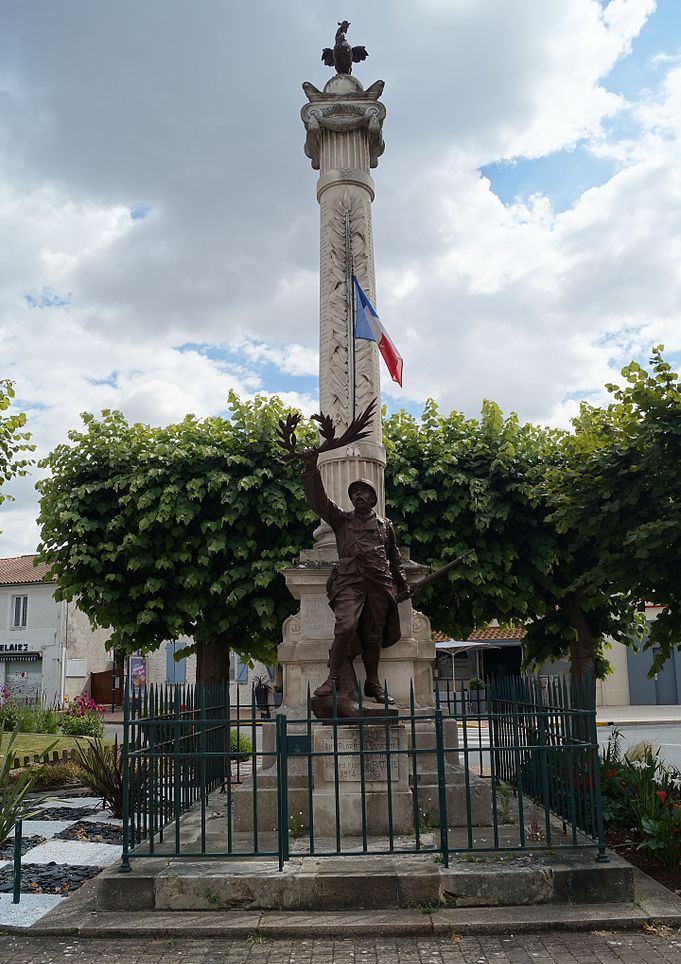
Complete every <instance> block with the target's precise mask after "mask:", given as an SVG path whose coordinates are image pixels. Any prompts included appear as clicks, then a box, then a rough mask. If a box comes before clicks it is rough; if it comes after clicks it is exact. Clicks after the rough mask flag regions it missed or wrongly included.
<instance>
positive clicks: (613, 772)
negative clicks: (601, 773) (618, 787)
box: [608, 770, 617, 779]
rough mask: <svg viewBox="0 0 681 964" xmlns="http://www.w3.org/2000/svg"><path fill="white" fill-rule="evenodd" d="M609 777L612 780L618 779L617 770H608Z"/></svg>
mask: <svg viewBox="0 0 681 964" xmlns="http://www.w3.org/2000/svg"><path fill="white" fill-rule="evenodd" d="M608 776H609V777H610V778H611V779H612V777H616V776H617V770H608Z"/></svg>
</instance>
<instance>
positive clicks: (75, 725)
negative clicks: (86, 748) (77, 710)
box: [59, 710, 104, 737]
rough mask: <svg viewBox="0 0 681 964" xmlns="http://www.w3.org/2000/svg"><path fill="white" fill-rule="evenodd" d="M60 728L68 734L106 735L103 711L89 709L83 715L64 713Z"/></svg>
mask: <svg viewBox="0 0 681 964" xmlns="http://www.w3.org/2000/svg"><path fill="white" fill-rule="evenodd" d="M59 726H60V729H61V731H62V733H64V734H66V736H97V737H102V736H103V735H104V717H103V716H102V714H101V713H95V712H92V711H90V710H88V711H87V712H86V713H83V715H82V716H71V715H66V714H64V715H62V717H61V720H60V723H59Z"/></svg>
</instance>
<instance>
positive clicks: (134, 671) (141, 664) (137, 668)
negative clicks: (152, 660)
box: [128, 656, 147, 696]
mask: <svg viewBox="0 0 681 964" xmlns="http://www.w3.org/2000/svg"><path fill="white" fill-rule="evenodd" d="M128 679H129V680H130V692H131V693H133V694H134V695H135V696H138V695H139V694H140V693H142V692H143V691H144V689H145V687H146V685H147V661H146V659H145V658H144V656H129V657H128Z"/></svg>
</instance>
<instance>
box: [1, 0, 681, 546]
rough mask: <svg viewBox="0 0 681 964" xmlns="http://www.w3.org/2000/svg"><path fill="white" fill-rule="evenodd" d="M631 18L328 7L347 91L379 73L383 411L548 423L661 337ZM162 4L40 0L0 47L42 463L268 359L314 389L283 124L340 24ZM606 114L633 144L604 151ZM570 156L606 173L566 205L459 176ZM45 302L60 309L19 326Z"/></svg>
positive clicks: (669, 330)
mask: <svg viewBox="0 0 681 964" xmlns="http://www.w3.org/2000/svg"><path fill="white" fill-rule="evenodd" d="M654 6H655V5H654V2H653V0H611V2H610V3H609V4H607V5H605V6H604V5H603V4H601V3H600V2H598V0H570V2H569V3H565V0H542V2H541V3H538V2H536V0H517V2H514V3H513V4H500V3H498V2H497V0H475V2H473V0H466V2H463V0H462V2H458V3H456V4H451V3H446V4H445V3H440V2H435V0H432V2H429V3H428V4H423V5H422V7H420V8H419V15H418V17H416V16H415V14H414V8H413V5H412V4H408V3H406V2H404V0H399V2H396V3H395V4H393V5H390V8H387V7H386V6H385V5H384V4H377V3H368V4H359V3H358V2H357V0H349V8H348V12H347V14H344V15H346V16H348V17H349V19H350V20H351V21H352V24H353V25H352V28H351V30H352V36H353V40H354V41H355V42H357V43H365V44H366V45H367V47H368V48H369V51H370V59H369V61H368V62H367V64H364V65H362V67H361V69H359V70H357V73H358V75H359V76H360V78H361V79H362V80H363V81H365V82H366V81H369V82H370V81H371V80H373V79H375V77H376V76H382V77H384V78H385V80H386V91H385V96H384V100H385V102H386V104H387V106H388V110H389V113H388V118H387V120H386V125H385V137H386V142H387V149H386V153H385V155H384V157H383V158H382V159H381V163H380V166H379V169H378V171H376V172H375V174H374V176H375V180H376V185H377V199H376V202H375V205H374V208H375V211H374V227H375V235H376V261H377V281H378V303H379V309H380V313H381V317H382V319H383V321H384V323H385V324H386V326H387V328H388V330H389V331H390V333H391V335H392V336H393V337H394V339H395V341H396V343H397V345H398V347H399V349H400V351H401V353H402V355H403V356H404V358H405V386H406V387H405V389H404V390H403V391H400V390H399V389H398V388H397V386H395V385H393V384H392V383H390V382H389V381H388V380H387V379H386V380H385V381H384V390H385V391H386V393H387V394H390V396H391V397H392V398H394V399H396V400H398V401H399V400H400V399H402V400H417V401H418V400H422V399H424V398H425V397H426V396H428V395H434V396H436V397H437V398H438V399H439V400H440V401H441V403H442V405H443V407H445V408H449V407H458V408H465V409H466V410H467V411H468V412H474V411H477V410H478V408H479V402H480V399H481V397H483V396H488V397H492V398H495V399H496V400H498V401H499V402H500V403H501V404H502V405H503V406H504V407H505V408H506V409H511V408H513V409H517V410H519V411H520V413H521V415H522V416H523V417H530V418H533V419H535V420H547V419H550V420H552V421H554V422H556V423H563V424H564V423H565V421H566V419H567V418H568V417H569V415H570V413H572V412H573V411H574V407H575V404H576V402H575V401H574V398H573V397H572V396H574V395H575V394H577V393H579V394H581V395H583V394H584V393H587V394H589V395H590V396H592V397H600V396H599V395H598V393H599V392H600V391H601V386H602V384H603V382H604V381H606V380H610V379H612V375H613V366H615V367H616V366H617V365H618V364H619V363H620V362H622V361H626V360H627V357H626V356H627V353H629V354H631V352H633V351H645V350H646V349H647V347H648V346H649V344H650V343H653V342H657V341H660V340H666V341H667V343H668V345H669V347H678V346H679V339H680V336H679V330H680V329H681V326H679V325H678V318H679V310H680V308H681V295H680V294H679V269H678V265H679V263H681V259H680V257H679V255H680V254H681V251H680V250H679V241H678V239H679V237H681V230H680V229H681V223H679V218H680V215H679V211H681V204H679V201H680V200H681V198H680V197H679V195H680V193H681V188H680V185H679V165H678V153H679V151H678V144H679V129H678V124H679V122H678V118H679V116H681V110H680V108H681V103H680V101H681V79H680V76H681V75H680V72H679V70H678V69H677V68H675V66H674V63H673V62H667V63H664V64H663V63H661V62H660V64H659V65H658V66H659V73H660V79H661V87H660V89H659V90H657V91H654V92H650V93H649V94H647V95H646V96H645V97H644V98H642V99H641V100H640V102H638V103H635V104H627V103H625V102H624V100H623V99H622V98H621V97H620V96H619V95H616V94H613V93H611V92H609V91H608V90H607V85H606V83H605V82H604V78H605V77H606V76H607V73H608V71H609V70H610V69H611V68H612V66H613V65H614V64H615V63H616V62H617V61H618V59H620V58H622V57H624V56H626V54H627V53H628V51H629V50H630V49H631V46H632V43H634V42H635V38H636V36H637V34H638V33H639V31H640V30H641V28H642V26H643V24H644V23H645V21H646V18H647V17H649V16H650V15H651V13H652V12H653V10H654ZM355 8H356V9H355ZM185 13H186V11H185V9H184V5H183V4H182V3H180V2H179V0H164V2H163V3H160V2H157V0H150V2H149V3H146V4H143V5H140V4H137V3H134V2H133V0H120V2H119V3H117V4H115V5H109V6H108V7H102V6H101V5H91V4H88V3H86V2H79V0H76V2H74V3H73V4H69V5H66V6H62V7H60V8H59V9H57V8H56V7H55V5H53V4H51V3H49V2H44V0H36V2H35V3H33V4H26V5H17V6H16V7H15V8H14V9H13V11H12V21H13V22H12V28H13V29H12V30H11V31H8V32H6V34H5V36H4V38H0V64H2V65H3V66H2V73H1V74H0V161H1V162H2V170H3V172H4V174H3V180H2V182H0V223H1V224H2V225H3V229H4V230H3V235H4V240H3V241H2V244H3V256H2V257H0V337H1V338H2V366H1V370H0V376H4V375H9V376H11V377H13V378H15V379H16V381H17V389H18V394H19V396H20V397H21V398H22V399H23V400H26V401H27V402H29V403H31V404H34V405H39V406H41V407H40V408H35V409H32V410H31V413H30V422H31V426H32V429H33V431H34V433H35V436H36V439H37V441H38V443H39V445H40V449H41V452H45V451H47V450H48V449H49V448H50V447H52V446H53V445H54V444H55V443H56V442H57V441H59V440H61V439H63V438H64V437H65V435H66V432H67V430H68V429H69V428H70V427H74V426H76V425H77V424H78V414H79V412H81V411H83V410H91V411H99V410H100V409H101V408H103V407H115V408H122V409H123V410H124V411H125V413H126V415H128V417H130V418H135V419H140V420H143V421H151V422H167V421H171V420H174V419H177V418H181V417H182V416H183V415H184V414H185V413H186V412H187V411H194V412H195V413H196V414H197V415H199V416H205V415H209V414H214V413H216V412H219V411H222V410H224V408H225V399H226V395H227V391H228V390H229V389H230V388H235V389H236V390H237V391H238V392H239V393H240V394H242V395H249V394H253V393H254V392H256V391H263V390H268V391H269V390H271V388H272V386H271V383H270V381H269V378H270V373H271V371H272V368H271V367H270V366H275V368H277V369H279V370H280V371H281V373H282V374H284V375H286V376H310V375H314V374H316V372H317V337H318V321H317V318H318V304H317V301H318V281H317V264H318V213H317V210H316V202H315V199H314V193H315V175H314V174H313V173H312V172H311V171H310V169H309V165H308V162H307V161H306V159H305V158H304V157H303V155H302V151H301V144H302V139H303V131H302V125H300V122H299V120H298V118H297V114H298V111H299V108H300V106H301V104H302V101H303V96H302V93H301V91H300V87H299V83H300V81H301V80H303V79H309V80H311V81H313V82H314V83H316V84H321V83H322V82H323V80H324V74H325V71H324V68H322V67H321V66H320V65H319V63H318V51H317V48H318V47H321V46H323V45H325V44H327V43H328V42H330V40H331V37H332V33H333V28H334V25H335V21H336V19H337V16H336V12H335V10H333V9H332V5H331V4H330V3H328V2H327V0H324V2H322V3H319V4H317V5H315V6H314V7H310V5H309V4H308V3H303V2H302V0H294V2H292V3H290V4H288V5H286V6H283V5H281V4H277V3H274V0H267V2H263V3H262V4H261V5H259V6H258V8H257V9H251V8H247V7H244V8H242V9H240V10H239V11H235V10H234V9H233V8H232V7H227V6H225V5H224V4H223V3H221V2H218V0H206V2H205V3H202V4H199V5H197V6H196V7H195V9H193V11H192V17H191V18H187V17H186V15H185ZM264 21H266V22H267V29H263V28H262V23H263V22H264ZM10 36H11V37H12V38H13V39H12V42H11V44H10V41H9V39H8V38H9V37H10ZM665 70H666V73H665ZM615 116H618V117H621V118H625V119H629V120H633V121H634V122H635V123H636V124H638V125H639V127H640V129H641V136H640V137H633V136H631V137H629V138H628V139H624V138H621V139H617V138H614V137H613V135H612V133H611V132H609V131H608V127H607V125H606V126H605V127H604V122H605V121H606V120H607V119H608V118H611V117H615ZM583 138H586V139H587V140H588V143H589V145H590V147H591V149H592V150H593V152H594V153H596V154H600V155H602V156H609V157H611V158H614V159H616V160H617V162H618V165H619V169H618V171H617V173H616V174H615V175H614V176H613V177H612V178H611V180H610V181H609V182H607V183H606V184H604V185H602V186H601V187H598V188H593V189H591V190H589V191H587V192H586V193H585V194H584V195H583V196H582V197H581V198H580V200H579V201H578V203H577V204H576V205H575V206H574V208H572V209H571V210H568V211H565V212H561V213H556V212H555V211H554V210H553V207H552V205H551V201H550V199H549V198H547V197H544V196H542V195H541V194H539V195H536V196H534V197H532V198H530V199H529V200H528V201H527V202H526V203H519V202H518V203H514V204H513V205H509V206H505V205H504V204H503V203H502V202H501V201H500V200H499V198H498V197H497V196H496V195H495V194H494V192H493V190H492V188H491V185H490V183H489V181H488V180H487V179H485V178H483V177H481V176H480V175H479V173H478V171H477V168H478V167H479V166H480V165H483V164H487V163H491V162H494V161H500V160H504V159H506V160H509V159H514V158H515V159H516V160H518V161H519V162H520V163H522V160H523V159H526V158H534V157H541V156H543V155H545V154H547V153H549V152H551V151H557V150H561V149H565V148H570V147H571V146H573V145H574V144H575V143H576V142H577V141H578V140H579V139H583ZM140 206H145V210H146V209H148V211H149V214H148V216H147V217H145V218H143V219H141V218H140V219H134V218H132V217H131V211H134V210H135V209H138V210H141V207H140ZM47 289H49V290H50V291H51V292H53V293H54V295H55V297H56V300H57V301H58V300H59V299H60V298H61V299H63V300H64V301H65V302H66V301H67V302H68V303H65V304H62V305H61V306H60V305H58V304H54V305H53V306H48V307H44V308H36V307H34V308H30V307H29V305H28V304H27V300H26V296H27V295H29V296H30V297H31V298H33V300H34V302H39V303H43V302H46V301H50V300H51V299H52V296H51V295H49V294H48V295H47V296H45V295H44V292H45V291H46V290H47ZM187 345H194V346H203V347H200V348H197V349H196V350H187V349H186V348H182V346H187ZM210 345H214V346H218V347H219V346H223V347H226V348H227V349H230V350H231V353H230V355H229V358H230V361H229V362H226V361H221V360H220V352H219V351H218V352H215V353H210V352H207V351H204V350H203V348H205V347H206V346H210ZM235 349H236V350H237V354H236V356H235V355H234V351H235ZM287 384H288V382H287ZM286 398H287V401H288V403H290V404H299V405H302V406H303V408H304V409H305V410H306V411H308V412H310V411H311V410H313V408H314V407H315V404H316V403H315V400H314V399H313V398H310V397H309V396H308V395H307V394H302V395H301V394H300V393H296V392H291V393H287V395H286ZM17 494H18V495H19V497H20V501H19V502H17V503H16V504H15V505H14V506H13V507H11V508H9V509H8V508H7V507H5V508H3V511H2V513H1V514H0V528H2V529H4V530H5V535H4V536H2V537H0V539H1V540H2V543H1V546H2V548H0V552H6V553H9V552H12V551H30V550H31V549H32V548H33V546H34V544H35V538H34V537H35V530H34V529H32V528H31V526H30V524H29V520H30V519H31V518H32V514H33V513H34V511H35V505H34V502H33V501H32V499H33V497H32V495H31V490H30V485H29V484H28V483H26V482H22V483H21V484H19V485H18V488H17Z"/></svg>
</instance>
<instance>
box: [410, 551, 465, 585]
mask: <svg viewBox="0 0 681 964" xmlns="http://www.w3.org/2000/svg"><path fill="white" fill-rule="evenodd" d="M472 552H474V550H473V549H469V550H468V552H464V554H463V555H462V556H457V557H456V559H452V561H451V562H447V563H446V564H445V565H444V566H440V568H439V569H436V570H435V572H431V573H430V574H429V575H427V576H424V577H423V579H419V581H418V582H416V583H414V585H413V586H412V587H411V595H412V596H415V595H416V593H417V592H420V591H421V589H425V587H426V586H429V585H430V584H431V582H435V580H436V579H439V578H440V576H444V575H445V574H446V573H448V572H451V570H452V569H456V567H457V566H459V565H460V564H461V563H462V562H463V560H464V559H465V558H466V556H470V554H471V553H472Z"/></svg>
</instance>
